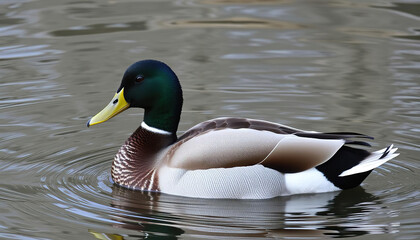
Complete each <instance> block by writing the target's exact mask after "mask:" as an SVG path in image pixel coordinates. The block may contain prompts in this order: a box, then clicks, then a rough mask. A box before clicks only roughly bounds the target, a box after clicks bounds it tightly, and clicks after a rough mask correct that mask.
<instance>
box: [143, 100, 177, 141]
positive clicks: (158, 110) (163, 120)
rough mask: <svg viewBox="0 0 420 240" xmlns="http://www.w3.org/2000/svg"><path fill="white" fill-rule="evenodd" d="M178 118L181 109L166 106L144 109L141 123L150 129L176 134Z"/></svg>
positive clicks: (170, 105)
mask: <svg viewBox="0 0 420 240" xmlns="http://www.w3.org/2000/svg"><path fill="white" fill-rule="evenodd" d="M180 117H181V107H179V106H176V104H167V105H160V106H153V107H151V108H146V109H145V111H144V119H143V122H144V123H146V124H147V126H149V127H151V128H154V129H159V130H162V131H165V132H168V133H172V134H176V131H177V129H178V124H179V119H180Z"/></svg>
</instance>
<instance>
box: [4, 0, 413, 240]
mask: <svg viewBox="0 0 420 240" xmlns="http://www.w3.org/2000/svg"><path fill="white" fill-rule="evenodd" d="M419 15H420V3H419V2H416V1H398V2H391V1H389V0H380V1H379V0H369V1H346V0H332V1H331V0H330V1H323V0H321V1H294V0H290V1H285V0H279V1H274V0H272V1H270V0H268V1H252V0H236V1H235V0H202V1H199V0H179V1H99V0H92V1H75V0H68V1H52V0H42V1H31V0H19V1H8V0H4V1H0V89H1V90H0V109H1V113H0V128H1V132H0V136H1V140H0V156H1V158H0V165H1V166H2V167H1V169H0V199H1V201H0V212H1V215H0V238H1V239H106V238H110V239H178V238H179V239H198V238H200V239H260V238H267V239H283V238H287V239H289V238H297V239H302V238H309V239H325V238H344V237H346V238H354V239H418V238H419V236H420V230H419V229H420V217H419V216H418V212H419V210H420V206H419V205H420V201H419V190H418V189H419V187H420V184H419V183H420V177H419V174H418V169H419V162H418V154H419V144H420V141H419V133H420V125H419V119H420V104H419V102H420V101H419V96H420V84H419V83H420V80H419V79H420V71H419V68H420V57H419V55H420V42H419V40H420V37H419V36H420V34H419ZM146 58H153V59H159V60H161V61H164V62H166V63H168V64H169V65H170V66H171V67H172V68H173V69H174V70H175V72H176V73H177V74H178V76H179V78H180V79H181V84H182V86H183V90H184V102H185V104H184V108H183V113H182V119H181V123H180V127H179V130H180V133H182V132H183V131H186V130H187V129H188V128H189V127H191V126H193V125H194V124H196V123H198V122H201V121H204V120H207V119H210V118H215V117H220V116H237V117H250V118H258V119H265V120H269V121H273V122H278V123H282V124H287V125H292V126H294V127H297V128H302V129H309V130H316V131H355V132H362V133H365V134H368V135H371V136H374V137H375V138H376V141H375V142H373V143H372V145H373V148H374V149H378V148H383V147H385V146H387V145H389V144H391V143H394V144H395V145H396V146H397V147H398V148H399V149H400V150H399V152H400V153H401V155H400V156H399V157H398V158H397V159H394V160H392V162H390V163H387V164H386V165H384V166H381V167H380V168H379V169H377V170H376V171H374V172H373V173H372V174H371V175H370V176H369V177H368V179H367V180H366V181H365V182H364V184H363V185H362V187H360V188H356V189H352V190H349V191H343V192H335V193H326V194H312V195H298V196H290V197H282V198H275V199H269V200H258V201H256V200H246V201H244V200H242V201H239V200H206V199H189V198H182V197H175V196H169V195H164V194H156V193H141V192H133V191H128V190H125V189H121V188H118V187H115V186H113V184H112V183H111V181H110V168H111V162H112V159H113V156H114V154H115V153H116V151H117V150H118V148H119V147H120V146H121V145H122V143H123V142H124V140H125V139H126V138H127V137H128V136H129V135H130V134H131V133H132V132H133V131H134V129H136V128H137V126H138V125H139V123H140V122H141V120H142V114H143V113H142V111H141V110H139V109H131V110H128V111H126V112H124V113H123V114H122V115H121V116H118V117H117V118H115V119H113V120H111V121H109V122H107V123H105V124H101V125H98V126H95V127H92V128H89V129H88V128H86V127H85V123H86V121H87V120H88V119H89V117H90V116H92V115H93V114H95V113H96V112H97V111H99V110H100V109H101V108H102V107H103V106H105V104H107V103H108V101H109V100H110V98H111V97H112V96H113V94H114V92H115V90H116V89H117V87H118V86H119V81H120V79H121V77H122V74H123V71H124V70H125V69H126V67H127V66H129V65H130V64H131V63H133V62H134V61H137V60H141V59H146Z"/></svg>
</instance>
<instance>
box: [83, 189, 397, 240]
mask: <svg viewBox="0 0 420 240" xmlns="http://www.w3.org/2000/svg"><path fill="white" fill-rule="evenodd" d="M112 197H113V198H112V203H111V206H112V207H113V208H117V209H119V210H121V211H120V212H119V213H118V214H116V215H114V216H113V220H115V221H116V223H115V224H114V227H117V228H125V229H130V230H136V231H138V235H128V237H134V236H135V237H139V238H141V239H143V238H147V237H151V236H161V237H165V239H176V238H177V237H190V238H194V237H203V236H206V235H208V234H209V233H211V235H212V236H217V237H220V238H223V237H238V238H241V237H254V238H264V237H270V238H272V237H274V238H307V237H321V236H330V237H354V236H359V235H364V234H370V233H376V234H381V233H383V234H384V233H392V232H394V231H396V230H395V227H396V226H397V225H398V224H395V223H389V225H377V224H372V223H370V218H369V215H370V214H371V211H372V210H375V209H377V208H378V207H377V205H378V204H379V203H380V200H379V199H378V198H377V197H375V196H373V195H371V194H369V193H367V192H365V190H363V189H362V188H356V189H353V190H350V191H346V192H340V193H337V192H336V193H326V194H316V195H297V196H289V197H281V198H274V199H268V200H262V201H261V200H217V199H190V198H182V197H176V196H170V195H166V194H158V193H142V192H136V191H131V190H126V189H122V188H119V187H113V188H112ZM91 232H92V233H93V234H94V235H95V236H96V237H97V238H98V239H104V238H103V237H104V236H108V237H110V236H114V237H115V236H120V237H122V238H123V236H121V235H119V234H112V233H99V232H96V231H95V230H91Z"/></svg>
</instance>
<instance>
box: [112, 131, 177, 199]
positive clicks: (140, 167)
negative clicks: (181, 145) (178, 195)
mask: <svg viewBox="0 0 420 240" xmlns="http://www.w3.org/2000/svg"><path fill="white" fill-rule="evenodd" d="M175 140H176V135H174V134H172V133H169V132H157V131H154V130H153V128H152V127H150V126H148V125H147V124H144V123H142V124H141V126H140V127H139V128H138V129H137V130H136V131H135V132H134V133H133V134H132V135H131V136H130V137H129V138H128V139H127V141H126V142H125V143H124V145H122V146H121V148H120V150H119V151H118V153H117V154H116V155H115V158H114V162H113V166H112V171H111V175H112V178H113V180H114V182H115V183H117V184H118V185H121V186H124V187H127V188H133V189H139V190H152V191H153V190H157V186H158V184H157V179H155V171H156V168H155V166H156V161H157V160H158V159H157V158H158V156H159V153H160V152H161V151H162V150H163V149H165V148H166V147H167V146H169V145H171V144H172V143H174V142H175Z"/></svg>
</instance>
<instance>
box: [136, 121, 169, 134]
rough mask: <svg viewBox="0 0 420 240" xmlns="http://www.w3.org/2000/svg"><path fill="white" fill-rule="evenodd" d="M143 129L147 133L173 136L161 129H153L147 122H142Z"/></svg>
mask: <svg viewBox="0 0 420 240" xmlns="http://www.w3.org/2000/svg"><path fill="white" fill-rule="evenodd" d="M141 127H142V128H144V129H146V130H147V131H150V132H153V133H157V134H163V135H171V134H172V133H171V132H168V131H165V130H162V129H159V128H154V127H151V126H149V125H147V124H146V123H145V122H141Z"/></svg>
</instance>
